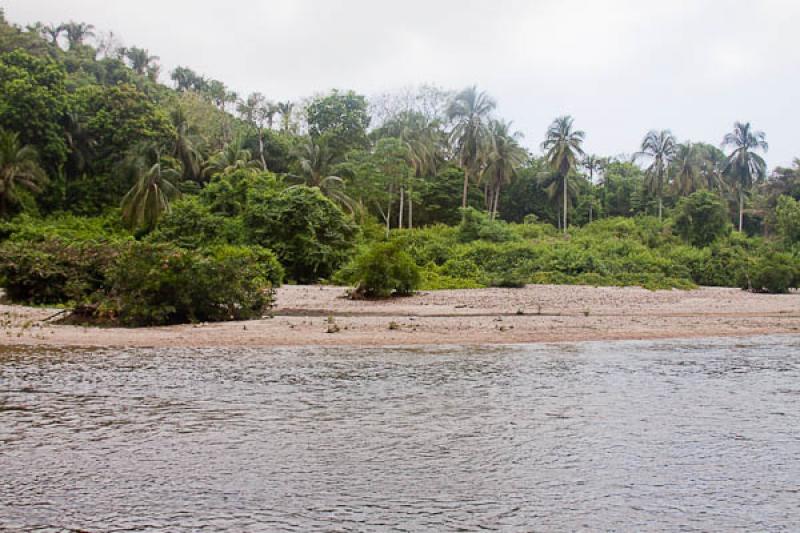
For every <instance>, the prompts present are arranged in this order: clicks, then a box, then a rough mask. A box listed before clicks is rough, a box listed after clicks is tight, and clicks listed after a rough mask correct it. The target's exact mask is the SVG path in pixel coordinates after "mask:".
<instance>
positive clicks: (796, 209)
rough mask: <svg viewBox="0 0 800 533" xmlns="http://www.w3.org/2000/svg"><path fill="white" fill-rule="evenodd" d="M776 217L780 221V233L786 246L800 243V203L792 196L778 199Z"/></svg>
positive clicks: (783, 196)
mask: <svg viewBox="0 0 800 533" xmlns="http://www.w3.org/2000/svg"><path fill="white" fill-rule="evenodd" d="M775 215H776V218H777V220H778V233H779V234H780V235H781V237H783V239H784V241H785V242H786V244H788V245H791V244H793V243H797V242H800V203H798V202H797V200H795V199H794V198H792V197H791V196H786V195H782V196H780V197H779V198H778V206H777V207H776V208H775Z"/></svg>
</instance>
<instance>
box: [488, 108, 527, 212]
mask: <svg viewBox="0 0 800 533" xmlns="http://www.w3.org/2000/svg"><path fill="white" fill-rule="evenodd" d="M489 133H490V135H491V140H492V144H491V151H490V152H489V157H488V164H487V165H486V168H485V169H484V171H483V177H484V179H486V182H487V185H488V187H487V191H488V194H487V207H488V208H489V212H490V217H491V219H492V220H494V219H495V218H496V217H497V206H498V204H499V202H500V189H501V188H502V187H503V185H505V184H508V183H511V179H512V178H513V177H514V176H515V175H516V173H517V169H518V168H519V167H521V166H522V165H523V164H524V163H525V161H526V160H527V159H528V152H527V151H526V150H525V149H524V148H523V147H522V146H520V145H519V142H518V140H519V138H520V137H521V136H522V134H521V133H519V132H514V133H511V123H510V122H504V121H502V120H492V121H490V122H489Z"/></svg>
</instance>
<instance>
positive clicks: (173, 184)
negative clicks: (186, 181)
mask: <svg viewBox="0 0 800 533" xmlns="http://www.w3.org/2000/svg"><path fill="white" fill-rule="evenodd" d="M137 171H138V177H137V179H136V182H135V183H134V185H133V187H132V188H131V190H130V191H128V193H127V194H126V195H125V196H124V197H123V198H122V219H123V220H124V221H125V223H126V224H127V225H128V227H129V228H132V229H134V228H144V229H145V230H148V231H149V230H152V229H153V228H155V226H156V224H157V223H158V220H159V219H160V218H161V216H162V215H163V214H164V213H168V212H169V210H170V202H172V200H174V199H175V198H177V197H179V196H180V194H181V193H180V190H178V186H177V183H178V180H179V179H180V172H178V171H177V170H175V169H174V168H169V167H165V166H164V164H163V163H162V162H161V159H160V158H157V160H156V162H155V163H154V164H153V165H150V166H149V167H148V166H140V167H139V168H138V169H137Z"/></svg>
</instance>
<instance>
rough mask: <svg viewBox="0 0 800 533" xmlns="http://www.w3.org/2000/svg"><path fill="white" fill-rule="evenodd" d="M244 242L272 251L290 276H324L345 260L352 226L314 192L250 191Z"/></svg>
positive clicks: (354, 230)
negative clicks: (246, 236)
mask: <svg viewBox="0 0 800 533" xmlns="http://www.w3.org/2000/svg"><path fill="white" fill-rule="evenodd" d="M244 223H245V227H246V228H247V232H248V241H249V242H251V243H253V244H258V245H260V246H263V247H265V248H269V249H271V250H273V251H274V252H275V254H276V255H277V256H278V259H279V260H280V262H281V264H282V265H283V266H284V268H286V273H287V275H288V276H289V278H291V279H293V280H295V281H297V282H299V283H313V282H315V281H318V280H319V279H324V278H328V277H330V276H331V274H333V272H335V271H336V270H337V269H338V268H339V267H340V266H341V265H342V264H343V263H344V262H345V261H347V259H348V258H349V256H350V252H351V249H352V248H353V244H354V242H355V237H356V233H357V226H356V225H355V223H354V222H353V221H352V220H351V218H350V217H348V216H347V215H345V214H344V213H343V212H342V210H341V209H339V208H338V207H337V206H336V204H334V203H333V202H332V201H331V200H329V199H328V198H326V197H325V196H324V195H323V194H322V193H321V192H320V190H319V189H317V188H310V187H303V186H300V187H290V188H288V189H284V190H282V191H279V192H272V191H253V193H252V194H251V195H250V196H249V198H248V204H247V209H246V211H245V213H244Z"/></svg>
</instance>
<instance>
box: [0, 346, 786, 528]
mask: <svg viewBox="0 0 800 533" xmlns="http://www.w3.org/2000/svg"><path fill="white" fill-rule="evenodd" d="M580 528H586V529H588V530H618V531H634V530H636V531H649V530H670V531H707V530H717V531H720V530H722V531H732V530H760V531H798V530H800V337H798V336H775V337H769V338H767V337H760V338H748V339H729V340H714V339H708V340H692V341H659V342H613V343H580V344H563V345H559V344H554V345H537V346H499V347H480V348H479V347H435V348H413V349H411V348H381V349H377V348H369V349H366V348H359V349H352V348H350V349H347V348H324V349H319V348H317V349H312V348H297V349H214V350H197V349H192V350H188V349H157V350H155V349H125V350H110V349H104V350H97V349H94V350H90V349H42V348H35V349H34V348H12V347H0V530H8V531H64V530H72V531H92V532H94V531H179V532H183V531H186V532H188V531H317V530H326V531H374V530H377V531H386V530H388V531H394V530H397V531H454V530H464V531H472V530H481V529H482V530H500V531H531V530H535V531H542V530H544V531H565V530H567V531H568V530H575V529H580Z"/></svg>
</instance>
